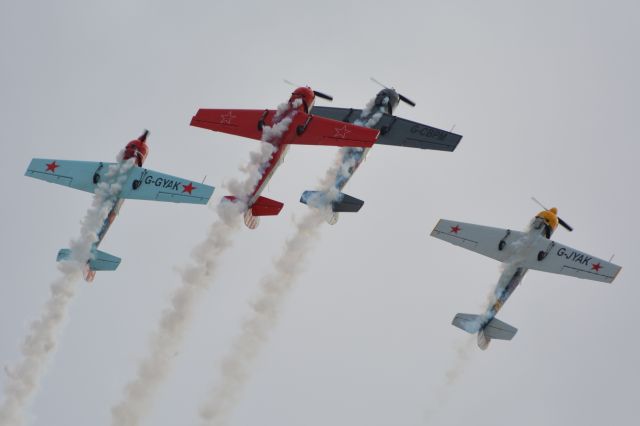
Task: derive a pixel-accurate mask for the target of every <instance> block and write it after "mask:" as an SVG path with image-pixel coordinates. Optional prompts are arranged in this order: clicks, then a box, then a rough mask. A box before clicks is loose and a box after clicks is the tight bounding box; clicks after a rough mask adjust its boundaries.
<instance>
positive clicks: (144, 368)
mask: <svg viewBox="0 0 640 426" xmlns="http://www.w3.org/2000/svg"><path fill="white" fill-rule="evenodd" d="M295 106H296V104H295V103H294V107H295ZM294 115H295V110H294V111H289V104H288V103H283V104H281V105H280V106H279V107H278V110H277V112H276V117H275V119H274V121H276V123H275V124H274V125H273V126H264V127H263V132H262V141H263V142H264V143H261V144H260V147H259V148H258V150H257V151H254V152H251V153H250V155H249V163H248V164H246V165H245V166H242V167H241V168H240V170H241V171H242V172H243V173H244V174H245V177H244V178H243V179H242V180H239V179H233V180H231V181H230V182H229V183H228V184H227V187H228V189H229V191H230V192H231V194H232V195H233V196H235V197H236V200H235V201H229V200H223V201H222V202H221V203H220V204H219V205H218V207H217V213H218V216H219V218H220V220H219V221H217V222H214V223H213V224H212V225H211V227H210V228H209V232H208V234H207V237H206V239H205V240H204V241H203V242H202V243H200V244H199V245H198V246H197V247H196V248H195V249H194V250H193V251H192V253H191V259H190V260H191V264H190V265H189V266H187V267H184V268H182V269H181V271H180V276H181V284H180V286H179V287H178V288H177V289H176V290H175V291H174V293H173V296H172V297H171V304H170V306H169V307H168V308H167V309H165V310H164V311H163V312H162V315H161V317H160V322H159V323H158V326H157V330H156V331H155V332H154V333H153V334H152V336H151V339H150V341H149V353H148V355H147V356H146V357H145V358H144V359H143V360H142V361H140V363H139V364H138V368H137V372H136V377H135V378H134V379H133V380H132V381H130V382H129V383H128V384H126V385H125V388H124V395H123V398H122V400H121V401H120V402H119V403H117V404H116V405H114V406H113V407H112V409H111V424H112V425H113V426H134V425H139V424H140V423H141V421H142V419H143V417H144V416H145V415H146V414H147V413H148V412H149V410H150V408H151V404H152V400H153V398H154V397H155V395H156V394H157V392H158V390H159V389H160V386H161V385H162V384H163V383H164V381H165V380H166V378H167V376H168V374H169V372H170V370H171V367H172V363H173V358H174V357H173V354H174V353H175V352H176V351H177V350H178V349H179V347H180V346H181V345H182V342H183V340H184V336H185V333H186V331H187V329H188V327H189V325H190V323H191V319H192V317H193V313H194V310H195V306H196V304H197V301H198V300H199V299H200V298H201V295H202V293H203V292H204V291H205V290H207V289H208V287H209V286H210V285H211V282H212V281H213V276H214V274H215V272H216V270H217V267H218V262H219V257H220V255H221V254H222V253H224V252H225V251H226V250H227V249H228V248H229V247H230V246H231V245H232V237H233V235H234V234H235V232H236V231H237V230H238V229H239V227H240V217H241V215H242V214H243V213H244V212H245V211H246V209H247V207H248V203H249V201H250V197H251V195H252V194H253V192H254V190H255V188H256V186H257V184H258V183H259V182H260V179H261V178H262V176H263V174H264V172H265V170H266V169H267V167H268V166H269V164H270V163H271V159H272V157H273V154H274V152H275V151H276V150H277V143H278V139H279V138H280V137H281V136H282V135H283V134H284V133H285V132H286V131H287V129H288V128H289V125H290V124H291V121H292V120H293V117H294Z"/></svg>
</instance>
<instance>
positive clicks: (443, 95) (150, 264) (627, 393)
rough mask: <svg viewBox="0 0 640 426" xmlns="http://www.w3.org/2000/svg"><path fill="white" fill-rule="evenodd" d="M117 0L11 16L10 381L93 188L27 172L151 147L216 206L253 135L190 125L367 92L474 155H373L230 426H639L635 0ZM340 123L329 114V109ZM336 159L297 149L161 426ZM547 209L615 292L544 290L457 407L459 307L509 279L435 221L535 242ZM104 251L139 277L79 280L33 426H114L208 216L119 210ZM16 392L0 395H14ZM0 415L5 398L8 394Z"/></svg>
mask: <svg viewBox="0 0 640 426" xmlns="http://www.w3.org/2000/svg"><path fill="white" fill-rule="evenodd" d="M345 3H347V2H343V1H323V2H314V3H309V4H307V3H305V2H300V1H272V2H257V1H256V2H240V1H227V2H225V1H216V2H212V1H191V2H187V1H185V2H158V1H121V0H114V1H111V2H105V3H102V2H95V3H94V2H86V1H59V2H2V3H1V4H0V69H1V70H2V71H1V75H2V78H0V94H1V96H0V114H1V115H0V117H2V118H1V119H0V123H1V126H0V138H1V140H2V143H1V144H0V156H1V158H2V159H3V167H1V168H0V179H1V181H2V182H3V185H2V188H3V189H2V194H3V198H4V200H5V202H4V205H3V206H4V208H3V209H2V210H1V213H0V215H1V216H0V217H1V219H2V220H1V221H0V226H1V227H2V228H1V229H2V237H3V238H2V242H1V243H0V250H1V251H0V259H2V260H1V261H0V262H1V265H2V267H3V268H2V269H3V271H4V278H3V280H2V285H1V286H0V363H2V364H8V365H10V364H12V363H13V362H14V361H15V360H16V359H17V358H18V350H19V344H20V342H21V340H22V338H23V336H24V335H25V333H26V331H27V326H28V324H29V322H31V321H32V320H33V319H35V318H37V317H38V315H39V312H40V309H41V307H42V304H43V303H44V301H45V300H46V298H47V296H48V286H49V284H50V283H51V282H52V281H53V280H54V279H55V278H56V277H57V274H58V272H57V270H56V265H55V255H56V252H57V250H58V249H59V248H61V247H66V246H67V244H68V240H69V239H70V238H72V237H75V236H76V235H77V234H78V228H79V220H80V219H81V218H82V216H83V215H84V212H85V211H86V209H87V208H88V206H89V204H90V197H89V196H88V195H87V194H85V193H80V192H77V191H72V190H67V189H65V188H62V187H59V186H54V185H49V184H46V183H44V182H40V181H36V180H33V179H28V178H26V177H23V176H22V175H23V173H24V171H25V169H26V166H27V164H28V162H29V160H30V159H31V158H32V157H52V158H61V159H63V158H64V159H78V160H98V161H99V160H107V161H111V160H112V159H113V158H114V157H115V155H116V153H117V152H118V151H119V150H120V149H121V148H122V147H123V146H124V144H125V143H126V142H128V141H129V140H130V139H132V138H134V137H136V136H138V135H139V133H140V132H141V130H142V129H143V128H149V129H150V130H151V135H150V138H149V145H150V155H149V157H148V159H147V163H146V165H148V166H149V167H150V168H153V169H156V170H160V171H163V172H165V173H169V174H172V175H177V176H184V177H188V178H193V179H194V180H196V181H199V180H201V179H202V178H203V177H204V176H205V175H207V183H209V184H212V185H215V186H216V187H217V190H216V193H215V194H214V202H217V200H218V199H219V197H220V196H222V195H224V194H225V193H226V192H225V189H224V188H223V187H222V184H223V183H224V182H225V181H226V180H229V179H230V178H231V177H234V176H238V175H239V172H238V170H237V167H238V166H239V165H241V164H243V163H244V162H246V161H247V158H248V153H249V151H250V150H252V149H254V148H255V147H256V146H257V143H256V142H253V141H249V140H245V139H242V138H237V137H232V136H227V135H222V134H216V133H213V132H207V131H205V130H202V129H197V128H191V127H189V125H188V123H189V120H190V117H191V115H192V114H193V113H194V112H195V111H196V110H197V108H199V107H211V108H224V107H235V108H273V107H275V106H277V105H278V104H279V103H280V102H282V101H284V100H286V99H287V98H288V94H289V92H290V87H288V86H285V85H284V84H283V83H281V81H282V78H288V79H290V80H293V81H297V82H300V83H303V84H310V85H312V86H313V87H315V88H317V89H319V90H322V91H325V92H328V93H331V94H332V95H334V97H335V101H334V103H333V104H334V105H335V106H353V107H358V108H361V107H362V106H364V104H365V103H366V102H367V101H368V100H369V99H370V98H371V97H372V96H373V95H375V93H376V92H377V90H378V88H377V87H376V86H375V85H373V84H372V83H371V82H370V81H369V80H368V79H369V76H375V77H376V78H378V79H379V80H381V81H383V82H387V83H388V84H390V85H395V87H396V88H397V89H398V90H399V91H400V92H401V93H403V94H405V95H406V96H408V97H410V98H411V99H413V100H415V101H416V102H417V107H416V108H413V109H410V108H409V107H407V106H406V105H402V106H401V107H400V108H398V111H397V113H398V115H400V116H403V117H406V118H409V119H413V120H417V121H422V122H425V123H429V124H432V125H434V126H438V127H441V128H450V127H451V126H453V125H454V124H455V125H456V128H455V129H456V132H459V133H460V134H462V135H464V138H463V140H462V142H461V143H460V145H459V147H458V150H457V151H456V152H454V153H437V152H421V151H415V150H408V149H406V150H405V149H399V148H394V147H385V146H380V147H375V148H374V149H373V150H372V151H371V153H370V155H369V157H368V159H367V161H366V163H365V164H364V165H363V166H362V168H361V169H360V170H359V171H358V173H357V174H356V176H355V177H354V178H353V180H352V181H351V182H350V183H349V185H348V186H347V187H346V188H345V191H346V192H347V193H348V194H350V195H353V196H355V197H357V198H360V199H363V200H365V206H364V207H363V209H362V210H361V212H360V213H358V214H356V215H347V214H344V215H342V216H341V218H340V221H339V223H338V224H337V225H336V226H333V227H329V226H326V227H325V228H324V229H323V230H322V232H321V240H320V241H319V242H318V244H317V246H316V248H315V250H313V251H312V255H311V256H310V258H309V259H308V262H307V265H306V267H305V273H304V274H303V276H302V277H301V279H300V280H298V282H297V283H296V286H295V290H294V291H293V292H292V294H291V295H290V296H291V297H289V298H288V300H287V301H286V309H285V312H284V313H283V315H282V316H281V318H280V323H279V326H278V327H277V328H276V330H275V332H274V334H273V335H272V339H271V340H270V342H269V344H268V345H267V346H266V347H265V350H264V352H263V353H262V355H261V356H260V357H259V358H258V362H257V364H256V365H255V370H254V374H253V377H252V379H251V380H250V383H249V386H248V387H247V389H246V393H245V395H244V398H243V399H242V402H241V403H240V405H239V406H238V407H237V409H236V411H235V414H234V416H233V418H232V424H233V425H246V424H257V423H260V424H268V425H271V424H273V425H276V424H277V425H301V424H304V425H310V426H316V425H318V426H320V425H322V426H326V425H327V424H331V425H361V424H363V425H364V424H366V425H369V426H378V425H380V426H382V425H389V424H398V425H407V426H413V425H423V424H428V423H427V422H426V420H425V413H426V412H427V411H429V412H431V417H430V419H431V422H432V424H438V425H456V424H462V423H463V422H468V423H471V422H473V423H475V424H479V425H485V424H492V425H511V424H514V423H517V424H522V425H538V424H546V425H561V424H562V425H564V424H581V425H600V424H619V425H631V424H636V423H637V418H638V415H637V406H638V404H640V395H639V394H638V391H637V383H638V381H639V380H640V370H639V368H638V366H637V360H638V359H640V345H639V344H638V342H637V338H636V334H637V333H636V331H637V325H638V324H637V323H638V320H637V319H636V311H637V301H638V300H639V298H640V290H639V289H638V287H637V285H636V284H637V282H638V278H640V274H639V273H638V272H637V269H636V266H635V263H636V262H635V256H636V255H637V253H638V250H637V240H638V237H639V235H638V231H637V229H636V227H637V219H636V216H637V214H636V213H637V211H638V202H637V201H636V198H635V192H636V190H635V186H634V185H635V183H636V182H637V181H638V177H639V173H640V172H639V171H638V167H637V164H636V163H637V158H638V154H639V153H640V149H639V148H638V145H637V143H638V142H637V115H638V101H637V99H638V98H639V95H640V93H639V92H640V90H639V89H640V83H638V75H640V57H639V55H638V46H639V42H640V27H638V16H639V12H640V6H639V5H638V3H637V2H634V1H628V2H625V1H607V2H604V1H602V2H596V1H592V2H583V1H546V0H545V1H537V2H525V1H489V2H477V1H447V2H430V1H415V2H410V1H394V2H385V3H381V4H380V5H377V4H376V3H375V2H349V3H348V4H345ZM323 104H325V103H323ZM335 152H336V149H334V148H315V147H302V146H295V147H293V148H292V149H291V150H290V151H289V154H288V156H287V158H286V161H285V164H284V165H283V166H282V168H281V169H279V170H278V173H277V174H276V175H275V176H274V178H273V179H272V180H271V182H270V185H269V189H268V190H267V191H265V193H264V195H265V196H267V197H269V198H273V199H276V200H280V201H283V202H284V203H285V208H284V210H283V212H282V213H281V215H280V216H279V217H274V218H264V219H263V220H262V222H261V225H260V227H259V228H258V229H257V230H256V231H249V230H242V232H240V233H239V234H238V236H237V238H236V241H235V245H234V247H233V249H232V250H230V251H229V252H227V253H226V255H225V259H224V260H223V267H222V268H221V269H220V270H219V273H218V276H217V278H216V280H215V282H214V283H213V285H212V287H211V290H210V291H209V292H208V293H207V294H206V297H205V298H203V300H201V302H200V306H199V307H198V309H197V312H196V315H195V322H194V325H193V327H192V328H191V330H190V332H189V334H188V336H187V340H186V342H185V345H184V348H183V349H182V350H181V351H180V352H178V353H176V362H175V364H174V365H175V368H174V371H173V372H172V373H171V374H170V379H169V381H168V382H167V383H166V385H165V386H164V388H163V390H162V392H161V394H160V395H159V397H158V398H157V400H156V404H155V408H154V410H153V412H152V415H151V416H150V417H149V418H148V419H147V424H149V425H151V424H153V425H175V424H194V423H196V419H197V407H198V405H199V404H200V403H201V402H202V400H203V398H204V397H205V395H206V394H207V392H208V390H209V388H210V387H211V385H212V384H214V383H215V380H216V378H217V376H218V374H219V373H218V363H219V361H220V359H221V358H222V357H223V355H224V354H225V353H226V352H227V349H228V346H229V344H230V342H231V340H232V339H233V338H234V336H235V335H237V333H238V331H239V326H240V324H241V321H242V319H243V318H245V317H246V316H247V314H248V306H247V302H248V301H250V300H251V298H252V297H253V296H254V295H255V294H256V289H257V284H258V282H259V280H260V278H261V277H262V276H264V275H265V274H267V273H268V272H270V271H271V260H272V259H273V258H275V257H276V256H277V255H278V253H279V252H280V251H281V249H282V243H283V242H284V240H285V239H286V237H287V236H288V235H290V234H291V233H292V232H293V227H292V226H291V216H292V215H296V216H300V215H301V214H302V213H303V212H304V211H305V209H306V207H305V206H304V205H302V204H300V203H298V201H297V200H298V198H299V196H300V194H301V192H302V191H303V190H305V189H313V188H314V187H316V186H317V182H318V179H319V178H321V177H322V176H323V175H324V171H325V170H326V168H327V167H329V166H330V164H331V163H332V161H333V158H334V155H335ZM531 195H535V196H537V197H538V198H539V199H540V200H541V201H543V202H545V203H547V204H548V205H549V206H551V205H555V206H557V207H558V208H559V213H560V216H561V217H563V218H564V219H565V220H566V221H568V222H569V223H570V224H571V225H573V226H574V228H575V231H574V232H573V233H568V232H565V231H564V230H560V231H559V232H557V233H556V234H555V238H556V239H558V240H559V241H561V242H562V243H563V244H567V245H569V246H572V247H575V248H578V249H580V250H583V251H586V252H588V253H591V254H593V255H596V256H599V257H602V258H609V257H610V256H611V254H612V253H615V254H616V257H615V261H616V263H618V264H620V265H622V266H623V270H622V272H621V274H620V276H619V277H618V279H617V281H616V282H615V283H614V284H613V285H605V284H600V283H592V282H588V281H583V280H578V279H573V278H570V277H564V276H552V275H548V274H543V273H538V272H535V271H532V272H531V273H530V274H529V275H528V276H527V277H526V278H525V281H524V283H523V286H521V287H520V288H519V289H518V290H517V291H516V292H515V293H514V295H513V296H512V298H511V299H510V300H509V302H508V303H507V304H506V305H505V307H504V308H503V310H502V311H501V313H500V315H499V318H500V319H501V320H503V321H506V322H508V323H509V324H512V325H514V326H515V327H518V329H519V332H518V335H517V336H516V337H515V338H514V340H513V341H511V342H509V343H504V342H493V343H492V345H491V347H490V348H489V350H488V351H486V352H481V351H479V350H477V351H473V352H472V355H471V357H470V359H469V361H468V362H467V363H466V364H465V368H464V372H463V374H462V375H461V376H460V378H459V380H458V381H457V382H456V383H455V384H454V385H453V386H450V387H448V388H443V387H442V383H444V382H445V371H447V369H449V368H451V367H452V366H453V365H454V362H455V353H456V347H457V345H459V344H461V343H464V341H465V339H467V338H468V337H467V336H466V335H465V334H464V333H463V332H461V331H460V330H458V329H456V328H454V327H453V326H451V325H450V322H451V319H452V318H453V316H454V314H455V313H457V312H470V313H472V312H477V313H479V312H481V310H482V308H483V303H484V301H485V296H486V294H487V293H488V291H489V290H490V289H491V288H492V286H493V285H494V284H495V283H496V281H497V279H498V275H499V268H498V264H497V263H495V262H494V261H492V260H490V259H487V258H483V257H481V256H479V255H476V254H473V253H471V252H466V251H464V250H462V249H460V248H458V247H454V246H451V245H448V244H445V243H443V242H442V241H438V240H435V239H433V238H430V237H428V233H429V232H430V231H431V229H432V228H433V226H434V225H435V223H436V222H437V220H438V219H439V218H441V217H443V218H449V219H459V220H461V221H465V222H473V223H479V224H484V225H490V226H503V227H511V228H514V229H522V228H524V227H525V225H526V224H527V223H528V221H529V220H530V218H531V217H532V216H533V215H534V214H535V213H537V211H538V210H539V209H538V207H537V206H536V205H534V204H533V203H531V202H530V201H529V197H530V196H531ZM121 213H122V214H121V215H120V216H119V218H118V220H117V222H116V224H115V225H114V227H113V228H112V229H111V231H110V233H109V235H108V236H107V238H106V239H105V241H104V243H103V245H102V246H101V248H102V249H103V250H105V251H107V252H109V253H112V254H114V255H116V256H120V257H122V259H123V261H122V264H121V266H120V268H119V269H118V271H117V272H114V273H99V274H98V275H97V277H96V281H95V283H94V284H92V285H82V286H81V288H80V290H79V291H78V294H77V295H76V298H75V300H74V301H73V303H72V307H71V310H70V313H69V319H68V321H67V324H66V326H65V327H64V329H63V331H62V336H61V344H60V347H59V349H58V351H57V352H56V353H55V355H54V356H53V358H52V360H51V363H50V365H49V371H48V373H47V374H46V376H45V380H44V382H43V386H42V389H41V391H40V392H39V393H38V394H37V396H36V398H35V400H34V401H33V404H32V405H31V408H30V417H31V420H32V422H31V423H32V424H34V425H74V424H92V425H107V424H109V419H110V413H109V409H110V407H111V406H112V405H113V404H114V403H115V402H117V401H118V400H119V399H120V397H121V395H122V387H123V386H124V384H125V383H126V382H127V381H128V380H129V379H130V378H131V377H132V376H133V373H134V369H135V368H136V365H137V360H138V359H140V358H141V357H142V356H144V355H145V354H146V352H147V339H148V336H149V333H150V332H151V331H152V329H153V328H154V327H155V325H156V322H157V319H158V318H159V316H160V313H161V311H162V309H164V308H165V306H166V305H167V301H168V298H169V295H170V294H171V291H172V289H174V288H175V287H176V286H177V285H178V282H179V276H178V274H177V273H175V272H174V271H173V267H174V266H180V265H182V264H184V262H185V261H186V260H187V259H188V254H189V251H190V250H191V248H192V247H193V246H194V245H195V244H196V243H198V242H199V241H200V240H201V239H202V238H203V234H204V232H205V230H206V227H207V226H208V225H209V224H210V223H211V222H212V221H213V220H214V218H215V214H214V212H213V211H212V210H209V209H207V208H205V207H199V206H187V205H172V204H162V203H151V202H136V201H133V200H132V201H127V202H126V203H125V205H124V206H123V209H122V212H121ZM4 380H5V377H4V376H0V386H2V385H3V383H4ZM0 397H1V396H0Z"/></svg>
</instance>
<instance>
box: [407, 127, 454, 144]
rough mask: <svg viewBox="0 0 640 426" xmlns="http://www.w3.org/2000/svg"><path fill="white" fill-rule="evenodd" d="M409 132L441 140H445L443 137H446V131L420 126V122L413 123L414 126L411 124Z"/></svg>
mask: <svg viewBox="0 0 640 426" xmlns="http://www.w3.org/2000/svg"><path fill="white" fill-rule="evenodd" d="M411 133H413V134H416V133H417V134H419V135H420V136H423V137H425V138H434V139H438V140H441V141H443V140H445V138H446V137H447V132H444V131H442V130H439V129H436V128H433V127H429V126H422V125H420V124H415V125H414V126H412V127H411Z"/></svg>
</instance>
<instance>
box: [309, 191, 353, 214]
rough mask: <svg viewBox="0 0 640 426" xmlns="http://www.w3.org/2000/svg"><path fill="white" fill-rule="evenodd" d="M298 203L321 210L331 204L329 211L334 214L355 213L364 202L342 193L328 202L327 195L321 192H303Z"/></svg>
mask: <svg viewBox="0 0 640 426" xmlns="http://www.w3.org/2000/svg"><path fill="white" fill-rule="evenodd" d="M300 202H301V203H303V204H306V205H308V206H309V207H315V208H322V207H324V206H326V205H327V204H329V203H331V210H332V211H333V212H336V213H342V212H346V213H356V212H358V211H359V210H360V209H361V208H362V206H363V205H364V201H362V200H359V199H357V198H355V197H352V196H351V195H347V194H345V193H343V192H340V193H338V196H337V197H336V199H335V200H333V201H330V200H329V199H328V194H327V193H326V192H323V191H304V192H303V193H302V196H301V197H300Z"/></svg>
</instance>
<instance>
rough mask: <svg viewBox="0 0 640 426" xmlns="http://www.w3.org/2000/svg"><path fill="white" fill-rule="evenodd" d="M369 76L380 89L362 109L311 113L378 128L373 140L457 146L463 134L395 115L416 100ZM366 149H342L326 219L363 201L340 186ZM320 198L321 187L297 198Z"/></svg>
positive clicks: (438, 147) (332, 221)
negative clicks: (336, 195)
mask: <svg viewBox="0 0 640 426" xmlns="http://www.w3.org/2000/svg"><path fill="white" fill-rule="evenodd" d="M372 80H373V81H375V82H376V83H378V84H380V85H381V86H382V87H383V89H382V90H381V91H380V92H378V94H377V95H376V98H375V100H374V101H373V102H372V104H370V105H367V107H366V108H365V109H364V110H362V109H355V108H333V107H325V106H316V107H314V108H313V115H318V116H321V117H325V118H331V119H333V120H338V121H344V122H345V123H353V124H357V125H360V126H364V127H371V128H375V129H379V130H380V136H379V137H378V140H377V141H376V144H382V145H395V146H403V147H409V148H420V149H434V150H437V151H453V150H454V149H456V146H458V143H459V142H460V140H461V139H462V136H460V135H457V134H455V133H452V132H448V131H446V130H440V129H436V128H435V127H431V126H427V125H426V124H421V123H416V122H414V121H410V120H405V119H404V118H400V117H396V116H394V115H393V112H394V111H395V110H396V108H397V107H398V105H399V104H400V102H401V101H402V102H405V103H406V104H408V105H410V106H412V107H413V106H415V105H416V104H415V103H414V102H413V101H411V100H410V99H408V98H406V97H405V96H403V95H401V94H399V93H398V92H397V91H396V90H395V89H394V88H389V87H386V86H384V85H383V84H381V83H379V82H378V81H376V80H374V79H373V78H372ZM369 149H370V148H342V149H341V153H342V167H340V169H339V170H338V173H337V176H336V179H335V185H334V186H335V189H337V190H338V192H339V195H338V197H337V199H335V200H333V201H332V202H331V210H332V214H331V215H330V216H329V217H327V222H328V223H330V224H332V225H333V224H335V223H336V222H337V221H338V213H340V212H357V211H359V210H360V208H361V207H362V205H363V204H364V201H362V200H359V199H357V198H355V197H352V196H350V195H347V194H344V193H342V189H343V188H344V186H345V185H346V184H347V182H348V181H349V179H350V178H351V176H353V173H354V172H355V171H356V170H357V168H358V167H359V166H360V164H362V162H363V161H364V159H365V158H366V156H367V153H368V152H369ZM323 199H326V194H325V193H323V192H321V191H305V192H304V193H303V194H302V197H301V198H300V202H302V203H304V204H307V205H309V206H312V207H314V206H318V205H322V200H323Z"/></svg>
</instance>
